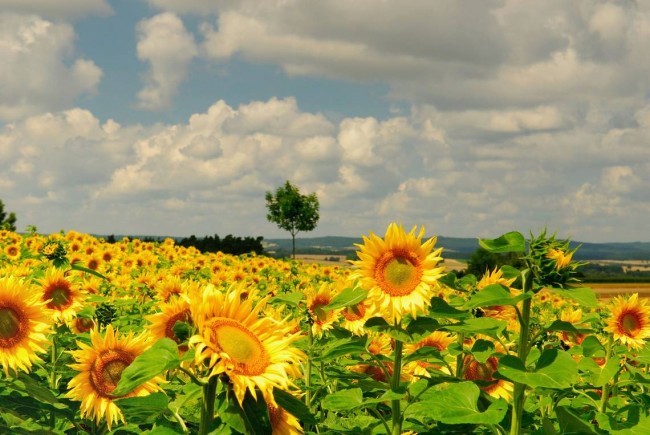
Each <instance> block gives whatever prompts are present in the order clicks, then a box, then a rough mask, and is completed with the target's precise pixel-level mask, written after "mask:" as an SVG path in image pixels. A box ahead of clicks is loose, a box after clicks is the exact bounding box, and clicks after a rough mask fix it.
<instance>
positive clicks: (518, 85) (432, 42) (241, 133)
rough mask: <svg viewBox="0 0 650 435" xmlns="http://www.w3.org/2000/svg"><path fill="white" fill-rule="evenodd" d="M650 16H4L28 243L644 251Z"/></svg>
mask: <svg viewBox="0 0 650 435" xmlns="http://www.w3.org/2000/svg"><path fill="white" fill-rule="evenodd" d="M649 43H650V8H649V7H648V6H647V4H646V3H644V2H633V1H617V2H611V1H597V0H579V1H576V2H566V1H560V0H531V1H528V2H520V1H516V0H491V1H483V0H481V1H479V0H464V1H456V2H430V1H425V0H421V1H420V0H414V1H409V2H403V1H398V0H385V1H381V2H378V1H375V0H373V1H371V0H358V1H355V2H349V1H344V0H323V1H320V2H308V1H298V0H288V1H279V0H278V1H275V0H269V1H266V2H259V1H252V0H250V1H247V0H243V1H228V0H223V1H214V0H191V1H182V0H120V1H117V0H69V1H66V2H56V1H52V0H0V57H1V58H2V59H3V60H4V61H3V63H2V65H0V198H1V199H2V200H3V201H4V203H5V205H6V208H7V209H8V210H10V211H14V212H16V214H17V215H18V226H19V229H21V230H22V229H24V227H25V226H27V225H36V226H37V227H38V228H39V229H40V231H42V232H46V233H47V232H55V231H59V230H71V229H74V230H77V231H82V232H89V233H100V234H111V233H114V234H150V235H173V236H187V235H190V234H195V235H198V236H200V235H208V234H215V233H216V234H219V235H222V236H223V235H227V234H233V235H238V236H248V235H252V236H258V235H262V236H264V237H267V238H271V237H284V236H287V233H285V232H283V231H282V230H280V229H278V228H276V227H275V226H274V225H273V224H271V223H269V222H267V221H266V219H265V214H266V210H265V206H264V193H265V192H266V191H268V190H273V189H275V188H276V187H277V186H279V185H280V184H282V183H283V182H284V181H285V180H287V179H288V180H291V181H292V182H294V184H297V185H298V186H299V187H300V188H301V189H302V190H303V191H304V192H305V193H311V192H316V193H317V195H318V196H319V198H320V201H321V220H320V222H319V225H318V227H317V229H316V230H315V231H313V232H311V233H308V234H302V235H301V236H321V235H346V236H354V237H358V236H360V235H362V234H367V233H368V232H369V231H373V232H375V233H380V234H381V233H383V231H384V230H385V228H386V226H387V225H388V223H390V222H392V221H397V222H401V223H403V224H404V225H405V226H406V227H407V228H410V227H412V226H413V225H418V226H419V225H424V226H425V227H426V229H427V233H428V234H430V235H433V234H440V235H445V236H457V237H496V236H498V235H499V234H501V233H504V232H506V231H510V230H518V231H522V232H524V233H526V234H528V232H529V231H533V232H539V231H541V230H543V229H544V228H548V229H549V230H550V231H557V232H558V234H559V235H560V236H561V237H570V238H572V239H574V240H580V241H589V242H605V241H648V240H650V235H649V232H648V224H647V216H648V214H649V213H650V189H648V187H650V143H649V142H650V134H649V133H650V131H648V130H650V106H649V105H648V98H647V97H648V85H649V84H648V79H647V77H650V74H649V73H650V57H648V56H647V47H648V46H650V45H649Z"/></svg>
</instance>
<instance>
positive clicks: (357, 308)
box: [341, 299, 373, 335]
mask: <svg viewBox="0 0 650 435" xmlns="http://www.w3.org/2000/svg"><path fill="white" fill-rule="evenodd" d="M371 308H372V306H371V305H370V303H369V302H368V300H367V299H364V300H363V301H361V302H359V303H357V304H354V305H348V306H347V307H345V308H343V309H342V310H341V317H342V320H341V326H342V327H343V328H345V329H347V330H348V331H350V332H351V333H353V334H354V335H364V334H365V333H366V329H365V327H364V325H365V323H366V321H367V320H368V319H369V318H371V317H372V316H373V311H372V309H371Z"/></svg>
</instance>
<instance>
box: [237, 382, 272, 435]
mask: <svg viewBox="0 0 650 435" xmlns="http://www.w3.org/2000/svg"><path fill="white" fill-rule="evenodd" d="M241 412H242V418H243V419H244V422H245V424H246V429H247V431H246V433H247V434H251V435H265V434H270V433H271V417H270V416H269V408H268V405H267V404H266V401H265V400H264V396H263V395H262V394H260V392H259V391H258V392H257V399H254V398H253V395H252V394H251V393H250V391H246V395H245V396H244V400H243V402H242V406H241Z"/></svg>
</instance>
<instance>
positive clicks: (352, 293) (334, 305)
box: [323, 287, 368, 310]
mask: <svg viewBox="0 0 650 435" xmlns="http://www.w3.org/2000/svg"><path fill="white" fill-rule="evenodd" d="M367 296H368V290H364V289H362V288H361V287H354V288H346V289H344V290H343V291H342V292H341V293H339V294H338V295H336V297H334V299H332V302H330V303H329V304H327V305H325V306H324V307H323V309H324V310H336V309H339V308H344V307H348V306H350V305H356V304H358V303H359V302H361V301H363V300H364V299H366V297H367Z"/></svg>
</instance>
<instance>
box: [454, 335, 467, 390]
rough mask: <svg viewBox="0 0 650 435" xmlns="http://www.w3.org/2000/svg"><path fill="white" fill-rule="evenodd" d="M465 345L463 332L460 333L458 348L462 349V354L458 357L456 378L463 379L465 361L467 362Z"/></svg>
mask: <svg viewBox="0 0 650 435" xmlns="http://www.w3.org/2000/svg"><path fill="white" fill-rule="evenodd" d="M464 343H465V334H463V333H462V332H459V333H458V346H459V347H460V350H461V352H460V353H459V354H458V356H456V378H458V379H463V361H464V360H465V352H464V351H463V349H464V348H463V345H464Z"/></svg>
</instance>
